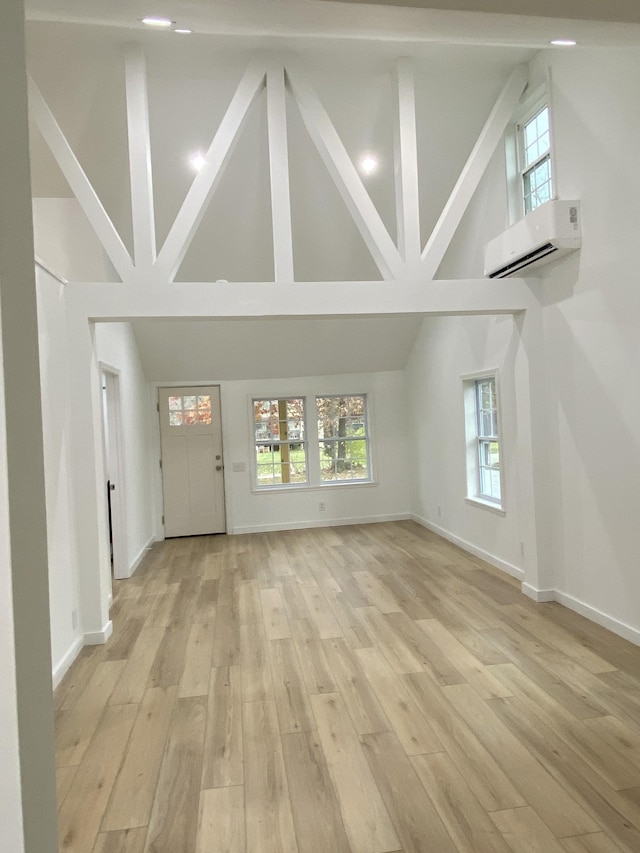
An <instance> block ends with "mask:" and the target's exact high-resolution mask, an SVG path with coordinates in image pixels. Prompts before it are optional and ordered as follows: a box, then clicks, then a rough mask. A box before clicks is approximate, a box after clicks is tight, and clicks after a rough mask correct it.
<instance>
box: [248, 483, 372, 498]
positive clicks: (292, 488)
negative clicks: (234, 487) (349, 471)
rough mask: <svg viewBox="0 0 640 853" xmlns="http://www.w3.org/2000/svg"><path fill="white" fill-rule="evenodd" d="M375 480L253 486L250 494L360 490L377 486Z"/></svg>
mask: <svg viewBox="0 0 640 853" xmlns="http://www.w3.org/2000/svg"><path fill="white" fill-rule="evenodd" d="M377 485H378V482H377V481H376V480H356V481H351V480H342V481H331V482H327V483H314V484H309V483H298V484H291V485H289V486H261V487H260V488H256V487H255V486H253V488H252V489H251V493H252V494H254V495H270V494H273V492H317V491H324V490H325V489H340V491H342V489H361V488H362V487H363V486H377Z"/></svg>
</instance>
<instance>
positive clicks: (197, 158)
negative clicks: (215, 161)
mask: <svg viewBox="0 0 640 853" xmlns="http://www.w3.org/2000/svg"><path fill="white" fill-rule="evenodd" d="M189 162H190V163H191V165H192V166H193V168H194V169H195V170H196V172H199V171H200V170H201V169H202V167H203V166H204V164H205V163H206V162H207V159H206V157H205V156H204V155H203V154H201V153H200V152H199V151H198V153H197V154H194V155H193V156H192V157H191V159H190V161H189Z"/></svg>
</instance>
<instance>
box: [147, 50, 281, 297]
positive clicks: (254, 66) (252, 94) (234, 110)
mask: <svg viewBox="0 0 640 853" xmlns="http://www.w3.org/2000/svg"><path fill="white" fill-rule="evenodd" d="M264 83H265V68H264V66H263V65H261V64H258V63H257V62H252V63H250V64H249V66H248V67H247V69H246V70H245V72H244V75H243V77H242V80H241V81H240V83H239V85H238V88H237V89H236V91H235V94H234V95H233V98H232V99H231V102H230V104H229V106H228V108H227V111H226V113H225V115H224V117H223V119H222V121H221V123H220V126H219V127H218V130H217V131H216V134H215V136H214V137H213V141H212V142H211V145H210V146H209V150H208V151H207V154H206V162H205V164H204V166H203V167H202V170H201V171H200V172H198V174H197V175H196V177H195V178H194V180H193V183H192V184H191V187H190V188H189V191H188V193H187V195H186V197H185V200H184V202H183V203H182V207H181V208H180V210H179V211H178V215H177V216H176V218H175V221H174V223H173V225H172V226H171V230H170V231H169V234H168V235H167V239H166V240H165V242H164V245H163V247H162V249H161V250H160V253H159V254H158V259H157V261H156V263H155V265H154V270H155V272H156V273H157V275H158V277H159V278H160V279H161V280H162V281H173V279H174V278H175V275H176V273H177V271H178V269H179V267H180V264H181V263H182V261H183V259H184V256H185V255H186V253H187V250H188V248H189V246H190V245H191V241H192V240H193V237H194V234H195V233H196V231H197V229H198V226H199V225H200V222H201V221H202V218H203V216H204V214H205V212H206V210H207V206H208V204H209V202H210V200H211V196H212V195H213V193H214V191H215V189H216V186H217V185H218V182H219V180H220V178H221V176H222V173H223V170H224V167H225V165H226V164H227V162H228V160H229V156H230V154H231V152H232V150H233V146H234V144H235V142H236V140H237V138H238V136H239V133H240V129H241V127H242V125H243V124H244V121H245V119H246V117H247V114H248V112H249V109H250V108H251V105H252V104H253V102H254V100H255V98H256V96H257V95H258V94H259V92H261V91H262V89H263V88H264Z"/></svg>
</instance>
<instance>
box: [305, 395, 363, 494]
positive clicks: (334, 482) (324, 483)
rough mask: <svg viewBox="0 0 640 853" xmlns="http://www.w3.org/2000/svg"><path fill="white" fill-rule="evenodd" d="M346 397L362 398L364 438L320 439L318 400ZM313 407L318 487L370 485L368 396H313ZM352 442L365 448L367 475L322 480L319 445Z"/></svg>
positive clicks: (339, 437) (340, 437) (338, 437)
mask: <svg viewBox="0 0 640 853" xmlns="http://www.w3.org/2000/svg"><path fill="white" fill-rule="evenodd" d="M346 397H362V400H363V411H364V415H363V422H364V436H336V437H335V438H334V437H330V438H325V437H323V438H320V431H319V429H318V420H319V419H318V400H327V399H335V400H340V399H344V398H346ZM313 401H314V407H315V416H316V433H315V437H316V440H317V446H316V448H315V450H316V461H317V463H318V471H319V480H318V485H320V486H322V487H325V486H342V485H346V484H348V483H351V484H352V485H356V484H359V483H370V482H371V481H372V477H373V474H372V464H371V431H370V429H369V399H368V395H367V394H365V393H351V394H315V395H314V398H313ZM341 441H342V442H352V441H364V443H365V447H366V456H367V473H366V476H365V477H347V478H345V479H343V480H340V479H334V480H323V479H322V465H321V463H320V452H321V451H320V445H322V444H326V443H327V442H329V443H332V444H338V443H339V442H341Z"/></svg>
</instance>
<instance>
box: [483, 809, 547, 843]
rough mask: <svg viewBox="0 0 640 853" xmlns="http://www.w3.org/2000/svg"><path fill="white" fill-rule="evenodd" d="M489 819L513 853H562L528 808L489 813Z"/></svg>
mask: <svg viewBox="0 0 640 853" xmlns="http://www.w3.org/2000/svg"><path fill="white" fill-rule="evenodd" d="M490 817H491V820H492V821H493V822H494V823H495V825H496V826H497V827H498V829H499V830H500V832H501V833H502V835H503V837H504V839H505V841H506V842H507V844H508V845H509V847H510V848H511V849H512V850H513V853H523V851H526V853H563V850H562V847H561V846H560V842H559V841H557V840H556V838H555V836H554V835H553V833H552V832H550V830H549V828H548V827H547V826H546V824H545V823H544V821H542V820H541V819H540V818H539V817H538V815H537V814H536V813H535V811H534V810H533V809H532V808H530V807H529V806H525V807H524V808H521V809H508V810H506V811H500V812H491V815H490Z"/></svg>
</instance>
